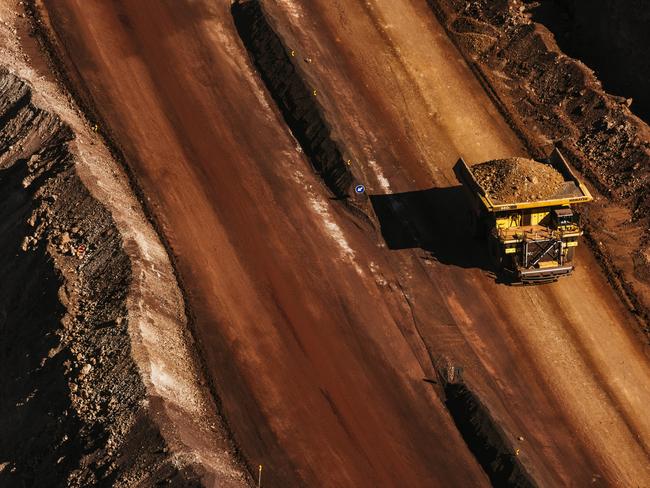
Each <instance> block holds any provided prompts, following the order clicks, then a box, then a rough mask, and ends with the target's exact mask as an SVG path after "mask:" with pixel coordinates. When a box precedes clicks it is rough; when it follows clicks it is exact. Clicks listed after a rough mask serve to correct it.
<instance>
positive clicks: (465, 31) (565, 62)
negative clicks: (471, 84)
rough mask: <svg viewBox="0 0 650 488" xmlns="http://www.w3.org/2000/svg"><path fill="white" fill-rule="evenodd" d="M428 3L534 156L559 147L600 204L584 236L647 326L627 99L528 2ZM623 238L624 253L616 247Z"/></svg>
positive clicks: (637, 167) (635, 130)
mask: <svg viewBox="0 0 650 488" xmlns="http://www.w3.org/2000/svg"><path fill="white" fill-rule="evenodd" d="M428 2H429V5H430V6H431V7H432V9H433V10H434V12H435V13H436V14H437V16H438V18H439V19H440V20H441V22H442V23H443V25H444V26H445V27H446V29H447V31H448V33H449V35H450V36H451V38H452V39H453V40H454V42H455V43H456V45H457V46H458V47H459V49H460V50H461V52H462V53H463V54H464V55H465V57H466V59H467V61H468V63H469V65H470V67H471V68H472V69H473V70H474V71H475V73H476V74H477V76H478V78H479V79H480V80H481V81H482V83H483V85H484V87H485V88H486V90H487V91H488V93H489V94H490V95H491V96H492V98H493V99H494V101H495V103H496V105H497V106H498V107H499V109H500V110H501V111H502V112H503V114H504V115H505V116H506V118H507V119H508V120H509V122H510V124H511V126H512V127H513V129H514V130H515V131H516V132H518V133H519V135H520V136H521V137H522V139H523V140H524V141H526V142H527V144H528V146H529V149H530V151H531V153H532V155H533V156H535V157H544V156H546V154H548V152H550V148H551V147H552V146H553V145H557V146H559V147H560V148H561V149H562V151H563V152H564V154H565V155H566V156H568V158H569V160H570V162H571V163H572V164H573V165H574V166H575V167H576V168H577V169H578V170H580V171H581V172H582V174H583V175H584V176H585V177H586V178H587V179H588V180H589V181H590V182H591V183H592V184H593V186H594V187H595V188H596V189H597V190H598V192H599V193H600V194H601V195H602V196H603V198H601V199H597V203H595V204H593V205H591V206H588V207H586V208H585V215H586V216H587V217H588V218H587V219H586V220H585V222H586V226H587V230H588V236H587V237H588V238H589V239H590V241H591V243H592V245H593V247H594V250H595V251H596V254H597V255H598V257H599V259H600V260H601V262H602V263H603V264H604V266H605V268H606V271H607V272H608V274H609V276H610V279H611V281H612V283H613V285H614V286H615V287H616V288H617V289H618V290H619V291H620V292H621V294H622V295H624V297H623V298H624V300H625V301H626V302H627V303H628V305H629V306H630V308H631V309H632V310H633V311H634V312H635V313H637V314H638V315H639V316H640V317H642V318H643V320H644V321H646V322H647V320H648V318H650V314H649V310H650V308H649V307H650V286H649V285H650V264H649V263H650V248H649V245H648V243H649V242H650V232H648V215H649V212H650V128H649V127H648V126H647V125H646V124H645V123H644V122H643V121H642V120H640V119H639V118H638V117H636V116H635V115H634V114H633V113H632V112H631V111H630V107H629V105H630V100H627V99H625V98H621V97H618V96H614V95H609V94H607V93H606V92H605V90H604V89H603V87H602V85H601V83H600V81H599V80H598V79H597V78H596V76H595V75H594V73H593V71H592V70H590V69H589V68H588V67H587V66H586V65H584V64H583V63H582V62H580V61H578V60H575V59H572V58H570V57H568V56H566V55H565V54H564V53H563V52H562V51H561V50H560V48H559V47H558V45H557V43H556V42H555V39H554V37H553V35H552V34H551V33H550V32H549V31H548V30H547V29H546V28H545V27H543V26H541V25H539V24H536V23H535V22H533V20H532V17H531V14H530V12H529V10H530V9H531V8H533V7H534V5H531V4H530V2H528V3H527V4H524V3H523V2H521V1H518V0H428ZM621 209H622V210H621ZM621 236H625V237H624V239H625V240H626V241H627V242H628V245H629V247H626V248H622V247H620V245H621V244H620V242H621V239H620V238H621ZM610 244H611V246H610ZM646 332H650V329H647V328H646Z"/></svg>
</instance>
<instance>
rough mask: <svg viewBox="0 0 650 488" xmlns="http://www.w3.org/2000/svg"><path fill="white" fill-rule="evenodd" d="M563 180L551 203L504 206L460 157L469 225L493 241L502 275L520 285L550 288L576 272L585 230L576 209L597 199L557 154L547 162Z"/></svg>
mask: <svg viewBox="0 0 650 488" xmlns="http://www.w3.org/2000/svg"><path fill="white" fill-rule="evenodd" d="M544 162H545V163H547V164H550V165H551V166H552V167H553V168H555V169H556V170H557V171H558V172H559V173H560V174H561V175H562V177H563V178H564V183H563V184H562V186H561V188H560V191H558V193H557V194H555V195H553V196H552V198H550V199H547V200H538V201H525V202H516V203H506V204H499V203H496V202H495V201H493V199H492V198H491V197H490V195H489V194H488V193H487V192H486V191H485V189H484V188H483V187H482V186H481V185H480V184H479V183H478V181H477V179H476V178H475V177H474V175H473V173H472V170H471V169H470V167H469V166H468V165H467V163H466V162H465V161H464V160H463V159H462V158H461V159H460V160H459V161H458V164H457V165H456V174H457V175H458V176H459V178H460V180H461V182H462V183H463V186H464V187H465V188H466V189H467V190H468V193H469V194H470V197H471V198H470V205H471V209H470V225H471V226H472V227H473V232H474V234H475V235H482V236H487V237H488V243H489V244H488V246H489V251H490V257H491V259H492V261H493V263H494V266H495V268H496V270H497V272H503V271H506V272H508V273H509V274H510V275H512V277H513V278H514V281H515V282H520V283H547V282H552V281H556V280H557V279H558V277H560V276H566V275H569V274H570V273H571V272H572V271H573V264H572V261H573V255H574V252H575V248H576V246H577V245H578V237H580V236H581V235H582V229H581V228H580V223H579V219H578V216H577V215H576V214H574V212H573V210H572V208H571V206H572V205H575V204H577V203H584V202H589V201H591V200H593V198H592V196H591V194H590V193H589V190H588V189H587V188H586V187H585V186H584V185H583V184H582V183H581V182H580V181H579V180H578V178H576V176H575V175H574V174H573V172H572V171H571V168H569V165H568V164H567V162H566V160H565V159H564V156H562V154H561V153H560V152H559V151H558V150H557V149H554V150H553V153H552V154H551V155H550V156H549V158H548V159H547V160H546V161H544Z"/></svg>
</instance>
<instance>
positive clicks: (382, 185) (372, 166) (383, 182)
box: [368, 159, 391, 193]
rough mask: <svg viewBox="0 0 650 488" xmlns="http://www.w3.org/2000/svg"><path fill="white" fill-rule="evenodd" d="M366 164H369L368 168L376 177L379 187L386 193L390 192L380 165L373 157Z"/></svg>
mask: <svg viewBox="0 0 650 488" xmlns="http://www.w3.org/2000/svg"><path fill="white" fill-rule="evenodd" d="M368 166H370V169H371V170H372V171H373V173H374V174H375V178H377V182H378V183H379V186H380V188H381V189H382V190H383V191H384V192H386V193H391V188H390V183H389V182H388V179H387V178H386V177H385V176H384V173H383V171H382V170H381V167H380V166H379V165H378V164H377V161H375V160H374V159H371V160H369V161H368Z"/></svg>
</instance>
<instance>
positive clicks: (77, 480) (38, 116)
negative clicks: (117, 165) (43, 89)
mask: <svg viewBox="0 0 650 488" xmlns="http://www.w3.org/2000/svg"><path fill="white" fill-rule="evenodd" d="M0 121H1V123H0V230H1V232H0V273H1V274H2V276H3V280H2V281H1V282H0V357H1V358H2V373H3V374H2V375H0V391H2V395H0V486H36V485H38V486H68V487H81V486H98V485H99V486H134V485H136V484H137V485H138V486H154V485H157V484H159V483H171V484H173V485H174V486H198V485H199V484H200V480H201V479H202V477H203V473H199V472H197V471H196V470H195V468H196V469H200V467H198V466H196V465H194V464H192V463H190V462H186V461H181V460H179V459H178V458H177V457H174V452H173V450H172V449H171V448H170V447H169V446H170V444H169V442H168V441H167V438H166V437H164V435H163V432H161V429H160V427H159V425H158V424H157V422H156V416H158V417H161V418H162V416H163V412H162V410H163V408H162V403H163V401H162V399H161V398H156V399H154V400H155V401H154V400H151V399H150V398H151V397H150V395H149V394H148V387H147V385H146V384H145V383H144V381H143V376H142V370H141V367H142V365H141V364H140V363H136V360H135V359H134V357H135V354H134V349H135V347H140V346H139V345H135V344H134V342H133V340H132V339H133V336H132V335H131V332H132V331H131V329H130V327H131V326H132V324H131V322H132V321H133V322H136V321H137V319H134V318H133V316H132V314H131V312H130V309H129V304H128V300H129V299H130V296H131V291H132V289H131V284H132V282H133V281H134V279H136V278H135V277H134V275H135V273H134V269H135V268H134V265H135V264H134V263H133V262H132V261H131V259H130V256H128V255H127V253H126V251H125V249H124V241H123V236H122V235H121V234H120V232H119V231H118V228H117V227H116V223H115V221H114V219H113V217H112V214H111V213H110V212H109V211H108V209H107V208H106V207H105V206H104V205H103V204H102V203H100V202H99V201H98V200H97V199H95V198H94V197H93V196H92V195H91V193H90V192H89V190H88V188H87V187H86V186H85V185H84V183H83V181H82V179H81V178H80V177H79V175H78V174H77V170H76V167H77V162H78V161H77V160H76V156H74V155H73V153H72V152H71V150H70V146H69V144H70V142H71V141H72V139H73V138H74V135H73V131H72V129H71V128H70V127H69V126H68V125H66V124H65V123H63V122H62V121H61V119H60V118H59V117H58V116H57V115H54V114H52V113H49V112H47V111H45V110H43V109H41V108H39V107H37V106H35V105H34V103H33V102H32V90H31V88H30V87H29V86H28V84H27V83H26V82H25V81H23V80H22V79H19V78H18V77H16V76H14V75H13V74H11V73H9V72H7V71H6V70H4V69H3V68H0ZM136 264H137V263H136ZM136 323H137V322H136Z"/></svg>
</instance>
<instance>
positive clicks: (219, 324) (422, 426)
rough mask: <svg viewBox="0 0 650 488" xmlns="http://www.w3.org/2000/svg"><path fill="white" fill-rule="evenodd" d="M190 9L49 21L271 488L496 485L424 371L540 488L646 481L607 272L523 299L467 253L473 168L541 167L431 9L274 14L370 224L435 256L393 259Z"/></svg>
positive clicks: (643, 398)
mask: <svg viewBox="0 0 650 488" xmlns="http://www.w3.org/2000/svg"><path fill="white" fill-rule="evenodd" d="M180 3H181V2H173V3H171V2H170V3H163V2H158V1H138V2H135V1H133V2H122V3H119V4H107V3H105V2H100V1H84V2H81V1H78V0H56V1H55V0H45V1H44V7H45V10H46V11H47V13H48V14H49V15H50V16H51V21H52V25H53V26H54V29H55V32H56V35H57V36H58V39H59V41H60V42H61V45H62V46H63V48H64V50H65V52H66V53H67V55H68V56H69V58H68V61H69V63H70V64H69V66H68V68H69V72H70V73H71V74H72V75H73V77H74V79H75V82H76V83H77V86H78V87H79V89H80V91H81V92H82V93H83V94H84V95H85V96H86V97H88V98H87V100H88V101H89V102H90V103H91V105H92V106H94V107H95V108H96V110H97V113H98V114H99V115H100V116H101V117H102V119H103V120H105V121H106V123H107V124H108V127H107V130H108V131H109V133H110V134H111V136H112V138H113V139H114V140H115V141H116V143H117V144H118V145H119V146H120V148H121V150H122V151H123V153H124V155H125V156H126V159H127V161H128V162H129V164H130V165H131V166H132V168H133V170H134V172H135V174H136V176H137V178H138V180H139V183H140V185H141V186H142V188H143V190H144V193H145V194H146V195H147V198H148V204H149V207H150V208H151V209H152V211H153V213H154V215H155V218H156V220H157V221H158V223H159V224H160V227H161V229H162V232H163V234H164V236H165V238H166V239H167V241H168V242H169V244H170V246H171V249H172V250H173V252H174V254H175V259H176V264H177V267H178V270H179V272H180V275H181V278H182V280H183V283H184V285H185V289H186V291H187V293H188V298H189V302H190V306H191V307H192V311H193V314H194V319H195V329H196V333H197V338H198V340H199V341H200V343H201V346H202V349H203V352H204V358H205V361H206V365H207V368H208V371H209V373H210V375H211V377H212V380H213V382H214V386H215V390H216V392H217V393H218V395H219V397H220V398H221V401H222V404H223V413H224V415H225V417H226V418H227V420H228V423H229V425H230V427H231V429H232V432H233V435H234V438H235V440H236V442H237V444H238V445H239V447H240V448H241V450H242V453H243V455H244V456H245V457H246V459H247V460H248V462H249V464H250V466H251V467H252V466H256V465H257V463H261V464H264V465H265V466H267V469H268V471H265V472H268V477H269V478H268V486H295V485H299V484H306V485H309V486H315V485H319V486H335V485H349V486H367V485H373V486H431V485H436V484H437V485H444V486H481V485H487V484H488V480H487V477H486V476H485V474H484V473H483V472H482V470H481V469H480V467H479V465H478V463H477V462H476V460H475V459H474V458H473V457H472V456H471V454H470V452H469V450H468V449H467V447H466V446H465V444H464V443H463V440H462V438H461V437H460V435H459V433H458V431H457V430H456V429H455V428H454V425H453V423H452V421H451V419H450V417H449V416H448V415H447V413H446V411H445V410H444V408H443V405H442V403H441V402H440V401H439V399H438V397H437V396H436V393H435V392H434V390H433V389H432V387H431V386H430V385H429V384H427V383H425V382H423V381H422V380H423V378H425V377H430V375H431V374H432V372H433V371H432V370H433V368H432V366H431V362H430V360H429V356H428V352H431V353H432V354H433V355H434V356H440V357H442V356H444V357H447V358H449V359H450V360H451V361H452V362H454V363H456V364H461V365H463V366H464V371H465V379H466V382H467V384H468V385H470V386H471V387H472V389H473V390H474V391H475V392H476V393H477V394H478V395H479V396H480V397H481V399H482V401H483V402H484V403H485V404H486V405H487V406H488V407H489V408H490V411H491V412H492V415H493V417H494V419H495V420H496V421H497V422H498V423H499V424H500V425H501V426H502V428H503V429H504V430H505V431H506V432H508V435H509V436H510V438H511V439H512V440H513V443H514V444H515V445H516V447H517V452H518V453H519V456H520V459H521V460H522V463H523V464H524V465H525V466H526V468H527V469H528V471H529V472H530V473H531V474H532V475H533V476H534V478H535V479H536V480H537V481H538V482H539V483H540V484H541V485H548V486H559V485H567V484H571V483H573V484H576V485H586V484H589V483H594V484H595V485H598V484H599V483H600V484H623V485H635V484H636V485H638V484H644V483H645V482H647V481H648V480H650V473H649V471H648V465H649V464H650V463H648V462H647V461H648V447H649V446H648V443H649V442H650V419H649V418H648V416H647V415H646V413H645V412H646V405H647V404H648V403H649V402H650V387H649V386H648V383H647V378H648V375H649V373H650V368H649V365H648V359H647V356H646V354H645V353H644V351H643V350H642V349H641V346H640V345H639V343H638V341H637V339H636V338H635V337H634V336H633V334H632V332H631V331H632V327H630V322H631V321H632V320H633V319H632V318H631V317H630V316H629V314H628V312H627V311H626V310H625V308H624V307H623V306H622V305H621V304H620V303H619V302H618V300H617V299H616V297H615V295H614V294H613V292H612V291H611V290H610V289H609V287H608V284H607V281H606V280H605V278H604V277H603V275H602V274H601V272H600V270H599V268H598V266H597V264H596V262H595V260H594V258H593V256H592V255H591V254H590V252H589V251H588V250H587V249H586V248H585V247H583V248H582V249H581V250H580V252H579V258H578V270H577V271H576V273H575V274H574V276H573V277H571V278H569V279H567V280H564V281H561V282H559V283H557V284H554V285H550V286H545V287H538V288H511V287H505V286H502V285H498V284H496V283H495V282H494V279H493V278H492V277H491V276H489V273H487V272H486V271H485V270H484V267H483V265H482V258H481V256H482V254H481V253H482V250H481V248H480V245H479V244H477V243H474V242H471V241H470V240H469V239H468V238H467V236H466V235H465V234H464V230H463V226H462V222H461V219H460V215H461V211H462V206H463V203H462V202H463V200H462V198H461V197H460V196H459V195H460V193H459V192H458V191H457V190H458V188H457V183H456V181H455V178H454V176H453V171H452V167H453V165H454V164H455V162H456V161H457V159H458V157H459V156H461V155H462V156H463V157H464V158H465V159H466V160H467V161H469V162H474V163H475V162H480V161H485V160H489V159H495V158H500V157H509V156H524V157H525V156H526V152H525V150H524V149H523V146H522V144H521V142H520V141H519V140H518V139H517V138H516V137H515V135H514V134H513V133H512V132H511V131H510V129H509V127H508V126H507V124H506V123H505V121H504V120H503V119H502V118H501V116H500V115H499V113H498V111H497V110H496V109H495V108H494V106H493V105H492V104H491V102H490V100H489V98H488V97H487V95H486V94H485V92H484V91H483V89H482V87H481V86H480V85H479V83H478V82H477V81H476V79H475V78H474V76H473V74H472V73H471V71H470V70H469V69H468V67H467V66H466V65H465V63H464V62H463V61H462V58H461V56H460V54H459V53H458V52H457V51H456V50H455V48H454V47H453V45H452V44H451V43H450V41H449V40H448V38H447V37H446V35H445V33H444V30H443V29H442V28H441V26H440V25H439V24H438V22H437V21H436V20H435V17H434V16H433V14H432V13H431V12H430V11H429V10H428V7H427V5H426V3H425V2H424V1H421V0H410V1H409V0H401V1H395V0H373V1H346V2H342V1H336V0H334V1H332V0H314V1H310V2H309V3H304V2H302V3H301V2H292V1H289V0H282V1H277V2H265V3H264V4H265V6H266V8H267V10H268V12H269V13H270V15H271V18H272V19H273V23H274V25H275V26H276V28H277V30H278V32H279V33H280V35H281V37H283V39H284V40H285V44H287V46H289V48H291V49H295V50H296V51H297V53H298V58H299V59H309V60H311V62H305V66H304V71H305V72H306V73H307V82H308V83H310V84H311V86H313V87H314V89H316V90H317V93H318V97H319V101H320V102H321V103H322V105H323V106H324V107H325V111H326V116H327V118H328V120H329V121H330V123H331V124H332V126H333V129H334V135H335V137H337V138H338V139H339V140H340V141H341V143H342V144H343V145H344V146H345V148H346V150H347V152H348V153H349V155H350V156H351V159H352V160H353V164H354V165H355V169H356V171H357V172H358V174H360V175H363V177H364V178H365V180H366V181H364V183H365V184H366V186H367V188H368V191H369V193H370V194H371V195H373V196H374V197H375V198H374V202H373V205H374V206H375V208H380V207H381V208H387V209H389V210H390V212H393V216H392V218H393V219H395V218H397V220H398V221H399V222H397V224H395V225H403V224H402V222H403V221H406V222H407V223H408V224H409V228H410V229H411V231H412V232H415V233H417V234H418V236H417V237H418V239H416V240H417V241H418V243H419V245H418V246H417V247H418V248H416V249H409V248H412V247H414V246H413V245H412V244H411V245H409V243H408V242H404V240H402V242H401V244H402V245H401V246H391V245H388V247H389V248H390V247H392V248H393V249H391V250H390V252H388V251H387V250H386V249H385V247H384V244H383V240H381V239H378V238H377V236H376V235H375V234H374V233H373V231H372V230H371V229H370V228H367V227H364V226H363V225H362V224H359V222H357V221H356V220H355V219H354V218H352V217H350V216H349V214H347V213H345V212H342V211H341V208H340V206H339V205H338V204H337V202H335V201H331V200H328V198H327V192H326V190H325V187H324V186H323V185H321V184H320V183H319V181H318V180H317V179H316V178H315V177H314V176H312V174H311V172H310V168H309V165H308V163H307V162H306V160H305V159H304V157H303V155H302V154H301V152H300V151H298V150H297V149H296V143H295V140H294V139H292V138H291V136H290V135H289V133H288V132H287V130H286V128H285V126H284V125H283V121H282V119H281V117H280V115H279V114H278V112H277V110H276V109H275V108H274V107H273V106H272V101H271V98H270V97H269V96H268V95H267V94H266V93H265V89H264V86H263V84H262V83H261V81H260V80H259V78H258V77H257V75H256V74H255V72H254V71H253V69H252V68H251V62H250V60H249V58H248V54H247V52H246V50H245V48H244V46H243V45H242V43H241V41H240V40H239V38H238V37H237V33H236V30H235V28H234V25H233V20H232V17H231V14H230V6H229V5H226V4H215V3H213V2H207V1H205V2H203V1H197V2H187V3H184V2H183V4H182V6H181V5H180ZM387 193H390V194H391V195H390V196H387V195H386V194H387ZM382 197H384V198H383V199H382ZM371 198H373V197H371ZM414 202H415V203H414ZM417 202H425V203H426V204H427V205H426V206H418V205H417ZM382 205H383V206H382ZM390 212H387V213H386V214H385V215H383V216H382V215H379V218H380V221H382V217H383V221H382V228H383V229H385V228H386V227H387V226H388V223H387V222H386V219H390V218H391V213H390ZM432 222H433V224H432ZM441 229H444V231H443V230H441ZM398 247H401V249H399V250H398V249H397V248H398ZM420 248H424V249H420ZM431 255H433V257H434V258H435V259H431V258H430V257H431ZM519 438H521V439H523V440H521V441H519V440H518V439H519Z"/></svg>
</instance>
